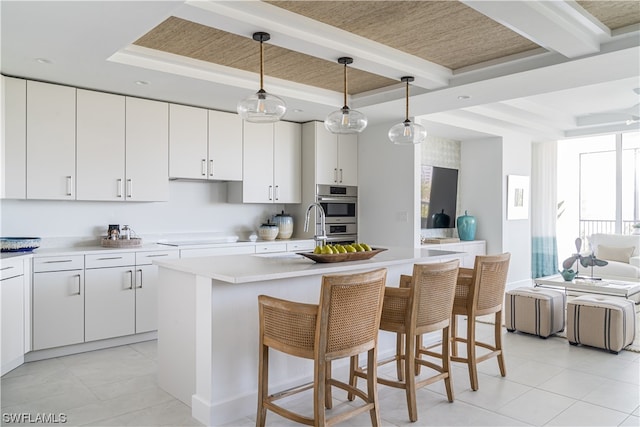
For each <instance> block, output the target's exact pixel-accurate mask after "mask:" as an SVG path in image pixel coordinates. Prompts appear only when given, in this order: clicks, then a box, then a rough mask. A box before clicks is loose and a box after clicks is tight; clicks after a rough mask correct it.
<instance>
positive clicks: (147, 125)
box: [76, 89, 169, 201]
mask: <svg viewBox="0 0 640 427" xmlns="http://www.w3.org/2000/svg"><path fill="white" fill-rule="evenodd" d="M77 103H78V105H77V108H78V111H77V121H78V123H77V156H78V158H77V173H78V179H77V185H76V189H77V196H76V199H77V200H111V201H119V200H131V201H162V200H168V198H169V182H168V181H169V180H168V178H169V177H168V171H167V169H168V150H169V146H168V132H169V123H168V104H166V103H164V102H156V101H148V100H143V99H138V98H129V97H124V96H120V95H112V94H108V93H102V92H94V91H88V90H82V89H78V93H77ZM149 165H153V166H152V167H149Z"/></svg>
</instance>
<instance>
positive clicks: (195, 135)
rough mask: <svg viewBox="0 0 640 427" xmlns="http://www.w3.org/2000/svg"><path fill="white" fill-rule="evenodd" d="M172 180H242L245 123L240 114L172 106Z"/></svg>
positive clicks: (170, 155) (170, 140) (170, 167)
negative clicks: (243, 125) (243, 123)
mask: <svg viewBox="0 0 640 427" xmlns="http://www.w3.org/2000/svg"><path fill="white" fill-rule="evenodd" d="M169 122H170V124H169V129H170V134H169V159H170V163H169V176H170V177H171V178H187V179H209V180H223V181H239V180H241V179H242V119H240V117H239V116H238V115H237V114H232V113H225V112H222V111H213V110H206V109H204V108H197V107H189V106H185V105H176V104H171V106H170V112H169Z"/></svg>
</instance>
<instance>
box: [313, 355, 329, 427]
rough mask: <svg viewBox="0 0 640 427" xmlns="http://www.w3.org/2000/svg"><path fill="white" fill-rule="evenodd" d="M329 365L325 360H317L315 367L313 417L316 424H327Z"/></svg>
mask: <svg viewBox="0 0 640 427" xmlns="http://www.w3.org/2000/svg"><path fill="white" fill-rule="evenodd" d="M326 374H327V366H326V361H325V360H316V362H315V368H314V376H315V384H316V386H315V387H314V389H313V418H314V420H315V421H316V426H324V425H326V424H327V418H326V411H325V407H324V405H325V399H326V392H325V387H326V386H327V379H326Z"/></svg>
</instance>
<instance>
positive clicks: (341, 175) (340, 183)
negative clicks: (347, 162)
mask: <svg viewBox="0 0 640 427" xmlns="http://www.w3.org/2000/svg"><path fill="white" fill-rule="evenodd" d="M340 184H342V168H340Z"/></svg>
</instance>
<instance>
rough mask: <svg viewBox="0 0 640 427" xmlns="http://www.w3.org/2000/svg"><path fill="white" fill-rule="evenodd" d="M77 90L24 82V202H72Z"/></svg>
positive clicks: (73, 192) (73, 196) (73, 195)
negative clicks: (25, 139) (25, 170)
mask: <svg viewBox="0 0 640 427" xmlns="http://www.w3.org/2000/svg"><path fill="white" fill-rule="evenodd" d="M75 171H76V89H75V88H72V87H67V86H59V85H53V84H49V83H41V82H35V81H27V198H28V199H56V200H58V199H60V200H66V199H75V175H76V173H75Z"/></svg>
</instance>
